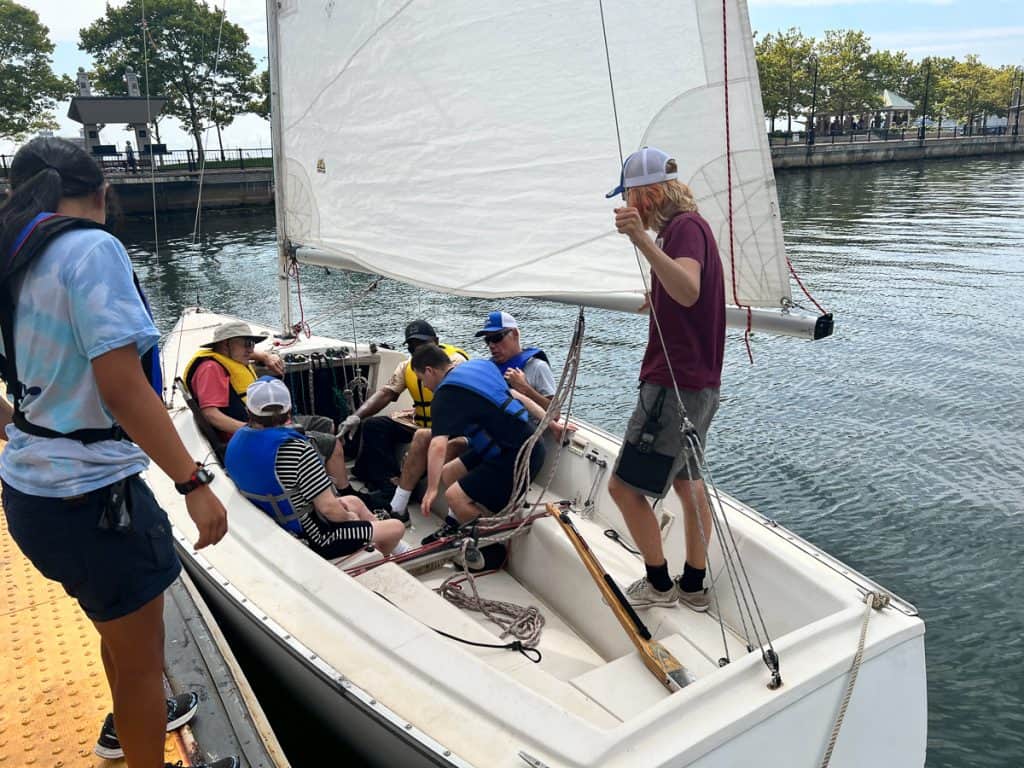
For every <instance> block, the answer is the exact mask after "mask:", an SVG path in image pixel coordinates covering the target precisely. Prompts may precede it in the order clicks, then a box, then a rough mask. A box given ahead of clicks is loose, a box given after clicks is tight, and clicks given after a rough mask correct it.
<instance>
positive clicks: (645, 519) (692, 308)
mask: <svg viewBox="0 0 1024 768" xmlns="http://www.w3.org/2000/svg"><path fill="white" fill-rule="evenodd" d="M676 176H677V167H676V161H675V160H673V159H672V158H670V157H669V156H668V155H666V154H665V153H664V152H662V151H661V150H658V149H654V148H653V147H644V148H643V149H641V150H640V151H638V152H634V153H633V154H632V155H630V156H629V157H628V158H627V159H626V162H625V164H624V165H623V169H622V179H621V182H620V184H619V187H618V188H617V189H614V190H612V191H611V192H609V193H608V197H612V196H615V195H620V194H621V195H622V196H623V198H624V199H625V201H626V205H625V206H623V207H622V208H616V209H615V227H616V228H617V229H618V231H619V232H621V233H622V234H624V235H627V236H628V237H629V239H630V240H631V241H632V243H633V245H634V246H636V248H637V250H639V252H640V253H641V254H642V255H643V257H644V258H645V259H647V262H648V263H649V264H650V265H651V276H650V277H651V292H650V296H649V303H650V310H651V312H650V322H649V327H648V334H647V349H646V350H645V352H644V359H643V364H642V365H641V367H640V396H639V401H638V402H637V405H636V409H635V410H634V411H633V415H632V416H631V417H630V420H629V425H628V426H627V427H626V434H625V436H624V439H623V443H622V449H621V451H620V452H619V457H618V459H617V460H616V462H615V470H614V474H613V475H612V478H611V480H610V481H609V483H608V491H609V493H610V494H611V496H612V499H614V500H615V503H616V504H617V505H618V507H619V509H620V510H621V511H622V516H623V518H624V519H625V521H626V525H627V526H628V527H629V532H630V534H632V537H633V541H634V542H636V545H637V547H639V548H640V551H641V553H642V554H643V557H644V564H645V565H646V567H647V576H645V577H644V578H642V579H639V580H638V581H636V582H634V583H633V584H631V585H630V586H629V587H628V588H627V590H626V594H627V597H628V598H629V601H630V603H631V604H632V605H633V606H634V607H637V608H649V607H651V606H655V605H659V606H672V605H675V604H676V602H677V601H679V602H682V603H684V604H685V605H687V606H689V607H690V608H692V609H693V610H695V611H706V610H707V609H708V597H707V590H706V589H705V588H704V575H705V570H706V568H707V545H708V544H709V543H710V540H711V534H712V520H711V509H710V507H709V505H708V502H707V497H706V494H705V491H704V482H703V480H702V479H701V473H700V462H699V456H698V455H695V451H694V450H692V442H693V441H699V443H700V445H701V446H703V445H704V438H705V436H706V434H707V430H708V426H709V425H710V424H711V420H712V418H714V415H715V412H716V411H717V410H718V388H719V386H720V384H721V377H722V353H723V350H724V347H725V287H724V283H723V280H722V262H721V260H720V259H719V256H718V246H717V245H716V244H715V238H714V236H713V235H712V233H711V228H710V227H709V226H708V223H707V222H706V221H705V220H704V219H703V218H702V217H701V216H700V214H698V213H697V204H696V203H695V202H694V200H693V194H692V193H691V192H690V189H689V188H688V187H687V186H686V185H685V184H683V183H681V182H679V181H678V180H677V179H676ZM648 230H651V231H654V232H657V233H658V234H657V239H654V238H652V237H651V235H650V234H649V232H648ZM677 392H678V396H677ZM680 400H681V401H682V406H683V409H684V410H682V411H681V410H680V406H679V402H680ZM685 420H688V421H689V425H692V431H686V430H684V424H685ZM701 453H702V451H701ZM669 488H674V489H675V492H676V493H677V494H678V495H679V498H680V500H681V501H682V503H683V511H684V515H683V520H684V532H685V534H686V563H685V564H684V566H683V572H682V574H681V575H680V576H679V577H678V578H677V579H673V578H672V576H671V575H670V574H669V570H668V563H667V562H666V560H665V554H664V551H663V550H662V546H661V530H660V528H659V526H658V521H657V519H656V518H655V516H654V511H653V510H652V508H651V505H650V503H649V502H648V500H647V498H648V497H653V498H657V499H661V498H664V497H665V495H666V494H667V493H668V491H669Z"/></svg>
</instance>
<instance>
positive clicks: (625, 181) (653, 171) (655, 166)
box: [605, 147, 679, 197]
mask: <svg viewBox="0 0 1024 768" xmlns="http://www.w3.org/2000/svg"><path fill="white" fill-rule="evenodd" d="M672 159H673V158H671V157H669V156H668V155H667V154H665V153H664V152H662V151H661V150H660V149H655V148H654V147H644V148H643V149H638V150H637V151H636V152H634V153H633V154H632V155H630V156H629V157H627V158H626V162H624V163H623V164H622V172H621V173H620V174H619V186H617V187H616V188H615V189H613V190H612V191H611V192H609V193H608V194H607V195H605V197H618V196H619V195H625V194H626V190H627V189H632V188H633V187H646V186H647V185H648V184H659V183H661V182H663V181H671V180H672V179H674V178H676V177H677V176H678V175H679V174H677V173H675V172H672V173H669V172H668V171H667V170H666V168H667V166H668V161H669V160H672Z"/></svg>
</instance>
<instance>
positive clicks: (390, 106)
mask: <svg viewBox="0 0 1024 768" xmlns="http://www.w3.org/2000/svg"><path fill="white" fill-rule="evenodd" d="M723 8H725V11H724V14H723ZM602 13H603V22H604V23H602ZM606 35H607V57H606V48H605V45H606V43H605V40H606ZM276 36H277V51H278V61H277V64H276V69H275V74H276V75H277V78H278V82H277V84H276V90H277V94H278V104H279V109H280V115H279V118H278V119H279V120H280V126H281V135H280V142H281V146H280V155H281V159H282V165H280V166H279V177H280V176H282V175H283V177H284V178H283V179H281V181H282V182H283V183H282V184H280V185H279V194H280V195H282V196H283V201H282V202H283V205H282V207H283V210H284V215H285V219H284V226H285V232H286V235H287V238H288V239H289V240H290V241H291V243H293V244H296V245H301V246H305V247H308V248H312V249H316V251H317V252H318V254H317V256H316V259H315V260H316V262H317V263H325V264H334V265H337V266H342V267H347V268H352V269H358V270H362V271H368V272H374V273H378V274H382V275H386V276H388V277H391V278H395V279H397V280H401V281H404V282H407V283H412V284H415V285H419V286H422V287H426V288H431V289H435V290H440V291H444V292H447V293H453V294H461V295H470V296H480V297H504V296H533V297H538V298H548V299H553V300H558V301H570V302H573V303H580V304H586V305H590V306H601V307H608V308H614V309H624V310H635V309H636V308H637V307H638V306H639V305H640V303H641V301H640V296H641V295H642V292H643V289H644V284H643V279H642V276H641V272H640V269H639V268H638V265H637V262H636V260H635V258H634V256H633V253H632V250H631V249H630V248H629V246H628V244H627V242H626V241H625V240H624V239H623V238H622V236H620V235H618V234H617V233H616V232H615V229H614V226H613V215H612V208H613V207H614V206H615V205H616V204H621V202H620V201H609V200H606V199H605V198H604V193H605V192H606V191H607V190H609V189H611V188H612V187H614V186H615V185H616V183H617V181H618V176H619V170H620V167H621V163H620V145H619V141H620V139H621V151H622V153H626V154H628V153H629V152H631V151H633V150H635V149H637V148H639V147H641V146H645V145H650V146H657V147H660V148H662V149H664V150H665V151H667V152H669V153H670V154H672V155H673V156H675V157H676V158H678V160H679V165H680V178H681V179H683V180H685V181H686V182H687V183H688V184H689V185H690V187H691V188H692V189H693V191H694V194H695V196H696V197H697V200H698V204H699V206H700V211H701V213H702V214H703V215H704V216H705V217H706V218H707V219H708V221H709V222H710V223H711V226H712V228H713V230H714V232H715V234H716V237H717V239H718V242H719V247H720V252H721V254H722V258H723V261H724V262H725V274H726V283H727V287H726V291H727V294H726V296H727V301H728V302H729V303H731V304H736V305H743V306H751V307H764V308H775V309H778V308H780V307H784V306H786V304H787V303H788V300H789V298H790V291H789V280H788V274H787V269H786V262H785V255H784V251H783V240H782V228H781V223H780V221H779V215H778V205H777V199H776V193H775V183H774V178H773V175H772V168H771V160H770V154H769V149H768V144H767V138H766V136H765V134H764V121H763V118H762V108H761V96H760V89H759V86H758V79H757V67H756V63H755V60H754V54H753V46H752V37H751V30H750V25H749V20H748V17H747V9H746V3H745V2H744V0H728V1H727V2H724V3H723V0H689V1H688V2H687V1H685V0H684V1H683V2H680V1H679V0H672V1H671V2H669V1H668V0H654V1H649V2H645V3H637V2H635V0H604V2H603V7H602V4H601V3H599V2H597V0H585V1H584V0H561V1H559V0H543V1H541V2H538V1H537V0H517V2H513V3H510V2H507V1H506V0H449V1H447V2H429V1H428V0H384V1H382V2H359V3H336V2H335V1H334V0H328V1H326V2H324V1H323V0H316V2H311V1H310V0H283V2H282V3H281V4H280V6H279V8H278V11H277V29H276ZM726 57H728V76H729V77H728V87H726V82H725V77H724V73H725V65H726ZM609 70H610V76H609ZM612 85H614V103H613V90H612V87H611V86H612ZM726 93H728V111H727V109H726ZM727 117H728V120H727ZM727 125H728V138H729V143H730V146H731V150H732V151H731V184H730V173H729V172H727V155H726V135H727V134H726V126H727ZM281 171H283V174H282V173H281ZM730 187H731V189H730ZM730 192H731V198H732V205H731V207H732V217H731V218H732V225H731V233H730V216H729V213H728V212H729V198H730ZM730 242H731V247H730Z"/></svg>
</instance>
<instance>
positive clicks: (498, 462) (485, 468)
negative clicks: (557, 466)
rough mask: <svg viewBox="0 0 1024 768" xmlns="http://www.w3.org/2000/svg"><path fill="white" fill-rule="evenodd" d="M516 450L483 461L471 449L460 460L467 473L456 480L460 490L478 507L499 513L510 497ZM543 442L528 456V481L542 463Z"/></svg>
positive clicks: (534, 447)
mask: <svg viewBox="0 0 1024 768" xmlns="http://www.w3.org/2000/svg"><path fill="white" fill-rule="evenodd" d="M517 453H518V449H508V450H504V451H502V452H501V453H500V454H499V455H498V456H496V457H495V458H493V459H483V458H482V457H481V456H480V454H478V453H477V452H476V451H474V450H472V449H470V450H468V451H466V452H465V453H463V454H462V455H461V456H460V457H459V461H461V462H462V464H463V466H465V467H466V469H467V470H468V473H467V474H466V476H465V477H463V478H462V479H461V480H459V487H460V488H462V490H463V491H464V492H465V494H466V495H467V496H469V498H471V499H472V500H473V501H475V502H476V503H477V504H480V505H481V506H484V507H486V508H487V509H489V510H490V511H491V512H493V513H494V514H496V515H497V514H500V512H501V510H502V509H504V508H505V505H506V504H508V501H509V497H510V496H512V479H513V475H514V473H515V465H516V454H517ZM544 456H545V448H544V443H542V442H540V441H538V442H537V444H536V445H534V446H533V453H531V454H530V479H531V480H532V479H533V478H534V476H535V475H536V474H537V473H538V472H540V468H541V467H542V466H543V464H544Z"/></svg>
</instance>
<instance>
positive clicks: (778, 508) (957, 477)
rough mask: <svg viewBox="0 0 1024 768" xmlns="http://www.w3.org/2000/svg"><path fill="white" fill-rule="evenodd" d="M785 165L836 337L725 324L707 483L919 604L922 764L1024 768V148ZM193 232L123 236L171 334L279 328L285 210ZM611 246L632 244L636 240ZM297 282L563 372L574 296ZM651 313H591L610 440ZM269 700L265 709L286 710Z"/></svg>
mask: <svg viewBox="0 0 1024 768" xmlns="http://www.w3.org/2000/svg"><path fill="white" fill-rule="evenodd" d="M777 181H778V187H779V197H780V203H781V211H782V216H783V229H784V232H785V237H786V243H787V246H788V250H789V254H790V258H791V259H792V261H793V264H794V266H795V267H796V269H797V270H798V271H799V272H800V274H801V276H802V277H803V279H804V281H805V283H806V284H807V286H808V287H809V288H810V289H811V290H812V292H813V293H814V294H815V297H816V298H817V299H818V300H819V301H820V302H821V303H822V304H824V305H825V307H826V308H827V309H828V310H829V311H832V312H834V313H835V316H836V333H835V336H834V337H833V338H829V339H826V340H823V341H818V342H806V341H802V340H797V339H793V338H783V337H767V336H763V335H756V336H754V337H753V338H752V340H751V342H750V348H751V351H752V354H753V358H754V362H753V364H750V362H749V361H748V359H747V351H746V348H745V345H744V340H743V336H742V333H739V332H730V334H729V338H728V342H727V345H726V364H725V372H724V376H723V385H722V406H721V410H720V411H719V415H718V417H717V418H716V420H715V422H714V424H713V426H712V429H711V433H710V436H709V447H708V457H709V461H710V464H711V468H712V472H713V478H714V480H715V482H716V483H717V484H719V485H720V486H721V487H723V488H725V489H726V490H728V491H729V492H730V493H732V494H733V495H735V496H737V497H738V498H740V499H741V500H743V501H745V502H747V503H748V504H750V505H751V506H753V507H755V508H756V509H758V510H759V511H760V512H761V513H763V514H765V515H767V516H769V517H773V518H776V519H777V520H778V521H779V522H781V523H782V524H784V525H786V526H787V527H789V528H791V529H793V530H794V531H796V532H797V533H799V534H800V535H802V536H804V537H805V538H807V539H809V540H810V541H812V542H814V543H815V544H817V545H818V546H820V547H822V548H823V549H825V550H826V551H828V552H829V553H831V554H833V555H835V556H836V557H838V558H839V559H841V560H843V561H845V562H846V563H848V564H850V565H851V566H853V567H854V568H856V569H858V570H860V571H861V572H863V573H865V574H867V575H868V576H870V577H872V578H874V579H875V580H877V581H878V582H880V583H881V584H883V585H884V586H885V587H887V588H889V589H891V590H893V591H894V592H896V593H897V594H899V595H900V596H901V597H903V598H905V599H907V600H909V601H910V602H912V603H914V604H915V605H916V606H917V607H918V609H919V610H920V612H921V614H922V616H923V617H924V620H925V622H926V626H927V637H926V648H927V661H928V698H929V702H928V707H929V713H930V715H929V735H928V760H927V765H928V766H930V767H932V768H947V767H948V768H952V767H954V766H956V768H965V767H968V766H974V767H977V768H990V767H991V768H995V767H997V766H999V767H1002V766H1017V765H1021V764H1024V600H1022V599H1021V596H1022V595H1024V567H1022V565H1021V554H1020V553H1021V550H1022V546H1021V540H1020V539H1018V536H1021V535H1022V532H1024V531H1022V529H1024V514H1022V513H1024V491H1022V489H1024V394H1022V387H1024V383H1022V381H1024V361H1022V357H1024V344H1022V343H1021V341H1020V338H1019V337H1020V332H1019V325H1020V318H1021V316H1022V315H1024V215H1022V211H1024V160H1021V159H1019V158H1017V159H1013V158H1005V157H1003V158H995V159H975V160H971V161H948V162H933V163H929V164H892V165H874V166H861V167H856V168H840V169H825V170H818V171H792V172H784V173H781V174H780V175H779V177H778V180H777ZM598 192H599V191H598ZM609 223H611V206H609ZM201 224H202V228H201V231H200V232H199V233H198V234H194V232H193V230H194V221H193V219H192V217H191V216H188V217H181V218H170V217H166V216H162V217H160V219H159V221H158V237H157V238H156V239H154V227H153V223H152V222H151V221H132V222H130V223H129V224H127V225H126V226H125V227H124V228H123V231H122V237H123V239H124V240H125V242H126V245H127V246H128V249H129V252H130V253H131V255H132V258H133V261H134V262H135V265H136V269H137V270H138V272H139V275H140V278H141V280H142V282H143V284H144V286H145V287H146V289H147V291H148V292H149V295H150V299H151V301H152V303H153V305H154V311H155V313H156V316H157V322H158V325H159V326H160V329H161V331H163V332H166V331H168V330H169V329H170V328H171V326H172V325H173V323H174V321H175V319H176V318H177V316H178V314H179V313H180V311H181V310H182V309H183V308H184V307H185V306H187V305H191V304H195V303H196V302H197V301H198V302H199V303H200V304H202V305H205V306H208V307H210V308H213V309H217V310H218V311H222V312H227V313H233V314H237V315H239V316H241V317H244V318H248V319H251V320H254V321H259V322H264V323H267V324H271V325H277V324H278V299H277V279H276V264H275V254H274V221H273V217H272V215H271V214H269V213H266V212H259V213H252V214H239V213H232V214H228V215H207V216H204V218H203V220H202V222H201ZM622 256H623V259H624V260H629V261H631V260H632V259H633V254H632V250H631V249H630V248H629V247H628V245H627V243H626V242H625V241H624V242H623V254H622ZM581 268H583V267H581ZM301 289H302V291H301V295H302V299H301V311H302V315H303V317H304V319H305V321H306V322H308V323H309V325H310V326H311V327H312V328H313V330H314V331H315V332H317V333H320V334H324V335H331V336H340V337H346V338H352V337H353V336H355V338H356V339H357V340H359V341H376V342H387V343H391V344H393V345H399V344H400V343H401V342H402V329H403V328H404V325H405V323H406V322H407V321H408V320H410V319H413V318H416V317H424V318H426V319H428V320H430V321H431V322H432V323H433V324H434V325H435V327H436V328H437V329H438V331H439V333H440V335H441V338H442V340H443V341H447V342H451V343H455V344H458V345H460V346H462V347H464V348H466V349H467V350H469V351H471V352H472V353H474V354H478V355H484V354H485V352H486V350H485V347H484V346H483V344H481V343H480V341H479V339H475V338H474V337H473V334H474V332H475V331H476V330H477V329H478V327H479V326H480V325H481V323H482V321H483V319H484V317H485V316H486V313H487V312H488V311H490V310H491V309H497V308H501V309H505V310H506V311H510V312H512V313H513V314H514V315H515V316H516V317H517V319H518V320H519V323H520V326H521V327H522V333H523V338H524V340H525V341H527V342H529V343H531V344H534V345H537V346H541V347H543V348H544V349H546V350H547V352H548V354H549V356H550V357H551V358H552V362H553V364H554V367H555V368H556V369H557V368H560V366H561V364H562V362H563V361H564V349H565V347H566V345H567V343H568V342H569V339H570V335H571V333H572V327H573V323H574V321H575V317H576V310H575V309H574V308H572V307H568V306H562V305H557V304H551V303H545V302H537V301H526V300H522V299H516V300H509V301H507V302H504V303H501V304H500V306H499V304H495V303H493V302H487V301H480V300H472V299H463V298H455V297H450V296H444V295H440V294H434V293H428V292H423V291H419V290H417V289H413V288H410V287H408V286H404V285H400V284H397V283H394V282H391V281H387V280H380V281H379V282H378V281H375V279H374V278H373V277H371V276H367V275H351V274H346V273H331V274H330V275H328V274H326V273H325V270H323V269H320V268H310V267H306V268H303V270H302V273H301ZM794 298H796V299H797V301H798V302H800V303H801V304H805V305H807V306H810V302H809V301H807V300H806V299H805V298H804V297H803V296H802V295H801V296H795V297H794ZM295 312H296V315H298V312H299V305H298V303H296V305H295ZM646 322H647V321H646V319H644V318H642V317H639V316H626V315H622V314H616V313H611V312H603V311H596V310H589V311H588V312H587V332H586V341H585V346H584V350H583V358H584V362H583V364H582V366H581V373H580V381H579V385H578V388H577V394H576V399H575V405H574V408H573V413H574V414H575V415H576V416H578V417H579V418H581V419H584V420H587V421H589V422H591V423H594V424H596V425H598V426H601V427H603V428H605V429H608V430H610V431H612V432H621V430H622V428H623V426H624V424H625V420H626V418H627V416H628V414H629V412H630V410H631V407H632V404H633V402H634V397H635V386H636V372H637V370H638V368H639V362H640V358H641V354H642V350H643V344H644V342H645V340H646ZM755 587H756V585H755ZM782 669H783V673H784V672H785V658H783V659H782ZM254 684H255V685H256V687H257V690H258V691H259V688H260V682H259V681H258V680H255V681H254ZM269 693H270V694H271V696H273V691H270V692H269ZM854 695H855V696H856V693H855V694H854ZM267 708H268V711H269V714H270V716H271V718H273V717H274V714H275V712H274V710H275V703H274V702H268V706H267ZM279 709H284V710H287V709H289V707H287V706H284V707H280V708H279ZM297 731H298V735H297V736H296V737H294V738H290V737H289V734H288V733H282V734H281V736H282V742H283V743H284V746H285V749H286V750H292V751H291V752H290V754H291V756H292V760H293V764H294V765H296V766H299V767H300V768H301V767H302V766H306V765H310V766H312V765H319V764H321V763H319V762H317V761H316V760H315V759H314V758H313V757H312V756H313V755H321V756H322V755H323V754H324V751H323V745H322V744H321V745H320V748H319V749H317V750H313V751H311V752H308V753H304V752H303V747H304V745H305V743H306V742H308V741H309V740H310V739H312V738H313V737H312V735H311V733H312V732H311V731H310V730H309V728H308V726H307V725H305V724H304V720H302V719H301V718H300V725H299V727H298V728H297ZM339 749H343V747H339ZM307 754H308V755H309V757H308V758H307V757H306V755H307Z"/></svg>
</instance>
